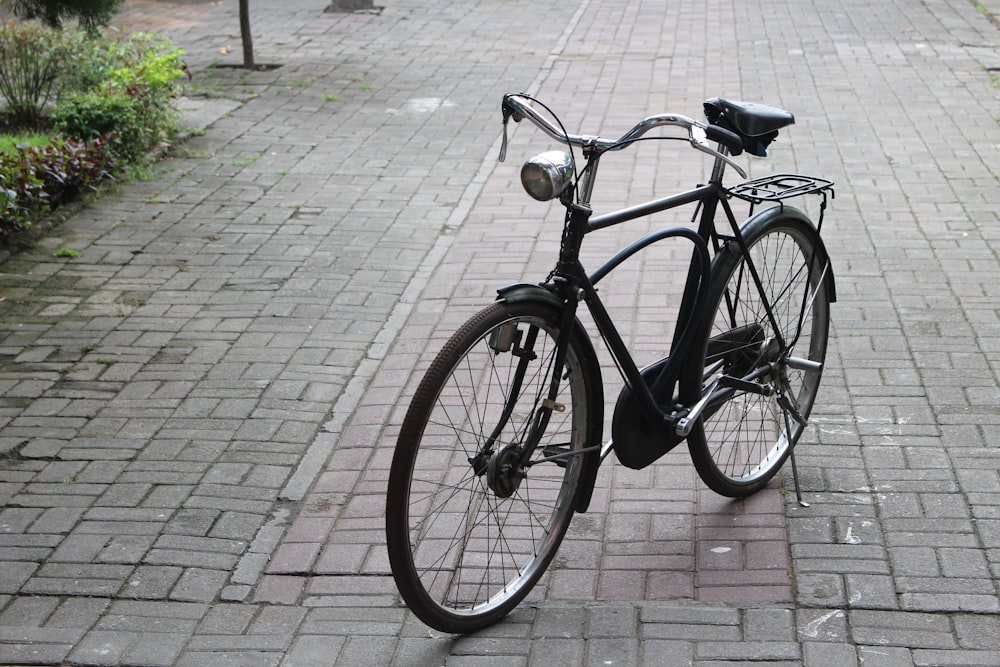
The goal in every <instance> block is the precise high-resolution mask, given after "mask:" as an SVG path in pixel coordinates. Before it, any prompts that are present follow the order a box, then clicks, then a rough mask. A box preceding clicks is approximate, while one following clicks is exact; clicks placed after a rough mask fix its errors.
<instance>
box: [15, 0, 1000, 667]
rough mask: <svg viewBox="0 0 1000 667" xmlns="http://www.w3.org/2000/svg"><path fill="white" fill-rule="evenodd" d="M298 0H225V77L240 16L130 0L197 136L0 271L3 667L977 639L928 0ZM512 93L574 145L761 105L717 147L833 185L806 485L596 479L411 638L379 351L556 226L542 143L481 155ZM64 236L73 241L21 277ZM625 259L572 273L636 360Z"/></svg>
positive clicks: (985, 629) (468, 304) (489, 148)
mask: <svg viewBox="0 0 1000 667" xmlns="http://www.w3.org/2000/svg"><path fill="white" fill-rule="evenodd" d="M255 4H256V3H255ZM325 4H326V2H325V1H319V0H315V1H312V0H296V1H295V2H283V3H272V4H266V5H264V6H261V7H257V6H254V7H252V9H253V11H254V23H255V26H256V29H257V31H258V32H259V36H258V38H257V39H256V44H257V50H258V60H259V61H261V62H281V63H283V66H282V67H281V68H279V69H276V70H271V71H268V72H259V73H253V74H246V73H243V72H239V71H237V70H225V69H217V68H210V67H209V65H211V64H212V63H217V62H235V61H236V59H238V58H239V54H238V48H235V47H237V46H238V30H237V24H236V21H235V3H233V2H224V3H197V2H196V3H184V4H183V5H180V4H172V3H169V2H155V1H154V0H138V1H135V0H134V1H132V2H130V3H129V8H128V11H127V12H126V14H125V15H124V16H123V20H124V24H125V26H126V27H127V28H129V29H135V28H145V27H154V28H158V29H164V30H166V31H167V32H168V34H170V35H172V36H173V37H174V38H175V39H176V40H177V41H178V43H179V44H181V46H183V47H184V48H185V49H186V50H187V52H188V54H189V55H188V57H189V59H190V61H191V65H192V68H193V69H194V70H195V72H196V78H195V80H194V81H193V82H192V87H191V91H190V92H191V101H190V103H189V106H190V108H191V109H192V111H197V112H198V113H199V114H200V115H199V116H197V118H200V119H201V120H200V122H201V123H206V122H210V121H211V122H212V125H211V127H210V129H209V131H208V132H207V133H206V134H205V135H204V136H195V137H192V138H191V139H189V140H188V141H186V142H185V143H184V144H183V145H182V146H180V147H178V148H177V149H175V150H174V151H173V154H172V155H171V157H169V158H168V159H167V160H165V161H164V162H162V163H161V164H160V165H159V166H158V168H157V170H156V172H157V173H156V174H154V176H153V177H152V178H151V179H150V180H148V181H144V182H141V183H135V184H130V185H127V186H124V187H122V188H120V190H119V191H118V192H117V193H115V194H114V195H113V196H109V197H106V198H104V199H102V200H101V201H100V202H97V203H95V204H92V205H90V206H87V207H84V208H82V209H81V210H80V211H79V212H78V213H77V214H76V215H75V216H74V217H73V218H71V219H70V220H69V221H67V222H66V223H65V224H63V225H62V226H61V227H59V228H58V229H57V230H56V231H55V233H54V235H53V236H51V237H49V238H46V239H44V240H43V241H41V242H40V244H39V247H38V248H36V249H34V250H29V251H27V252H25V253H23V254H21V255H19V256H18V257H15V258H13V259H9V260H7V261H6V262H5V263H4V265H3V269H2V274H0V286H2V287H0V289H2V290H3V295H4V297H5V300H4V301H3V303H2V304H0V308H3V312H2V315H3V318H4V319H3V332H2V333H3V336H2V342H0V354H2V355H3V357H2V368H0V383H2V384H0V391H2V394H3V398H2V403H0V428H2V432H0V442H2V443H3V448H4V450H5V451H7V452H9V453H8V459H7V461H6V462H5V463H3V465H2V466H0V493H2V497H3V501H4V506H3V509H2V510H0V526H2V528H0V560H2V561H3V562H2V569H0V605H3V606H2V607H0V662H2V663H19V664H59V663H61V662H68V663H71V664H141V665H155V664H177V665H195V664H198V665H202V664H239V665H246V664H262V665H277V664H288V665H295V664H330V663H331V662H333V663H337V664H345V665H347V664H358V663H362V662H363V663H365V664H388V663H396V664H414V665H424V664H427V665H430V664H445V663H447V664H449V665H465V664H492V663H493V662H498V663H501V662H502V664H505V665H507V664H541V663H545V664H550V663H552V662H555V663H557V664H583V663H586V664H617V663H624V664H688V663H698V664H724V663H734V662H744V661H761V662H768V663H771V664H812V665H827V664H831V663H834V662H836V663H843V664H848V665H849V664H861V663H864V664H887V665H896V664H900V665H910V664H935V665H937V664H996V663H997V662H998V661H1000V641H998V640H997V637H1000V627H998V625H1000V620H998V619H1000V614H998V612H1000V609H998V589H997V581H998V579H1000V576H998V575H1000V572H998V568H1000V541H998V535H1000V532H998V529H1000V516H998V513H997V501H996V497H997V495H996V493H995V491H997V490H998V487H1000V473H998V467H1000V466H998V465H997V464H998V455H997V452H998V451H1000V450H998V449H997V445H998V441H997V435H996V433H997V430H996V424H997V421H998V420H997V413H996V409H995V407H994V406H995V405H996V402H997V394H998V390H997V386H998V384H997V364H998V358H997V348H996V344H995V342H994V341H995V338H996V336H995V332H996V327H997V317H996V312H997V311H996V308H995V305H994V304H995V303H996V299H995V297H996V292H997V289H998V288H997V286H996V285H997V284H998V281H997V276H998V275H1000V271H998V263H997V255H996V252H997V247H996V246H997V242H998V237H997V235H996V233H995V231H994V225H992V224H991V223H992V222H995V221H996V219H997V209H998V206H997V203H998V198H997V191H998V190H997V187H996V186H997V182H996V180H997V173H998V170H1000V160H998V156H997V152H998V145H1000V129H998V125H997V121H996V117H997V116H998V115H1000V105H998V92H997V88H996V86H995V85H993V84H992V82H991V76H993V74H991V71H990V70H988V68H996V67H997V66H1000V54H998V51H997V35H998V33H997V29H996V27H995V26H994V25H993V24H991V23H990V22H989V21H988V20H987V18H986V17H984V16H983V15H982V14H981V13H979V12H977V11H976V8H975V7H974V6H973V5H971V4H969V3H965V2H960V1H957V0H956V1H952V2H945V1H944V0H935V1H932V2H929V3H925V4H923V5H920V6H912V4H911V3H903V2H898V1H896V2H886V3H879V4H878V5H871V4H869V3H863V2H860V1H857V0H845V1H842V2H837V3H826V4H824V5H823V6H821V7H818V6H802V5H801V4H799V3H790V2H789V3H787V4H786V3H783V2H780V1H779V2H770V3H766V12H764V13H763V14H764V15H766V16H767V20H762V19H761V18H760V17H761V15H762V10H761V8H760V7H758V5H757V3H716V2H712V3H706V4H705V5H703V6H695V5H689V4H683V5H682V4H671V5H669V6H666V7H664V6H659V5H661V4H662V3H634V2H625V1H624V0H616V1H611V2H600V3H598V2H595V1H593V0H583V1H582V2H578V3H573V4H572V5H569V6H559V7H545V8H539V7H536V6H533V5H531V4H530V3H521V2H517V1H515V2H513V3H511V2H507V3H504V4H503V5H502V6H494V3H489V2H470V3H453V4H450V5H446V6H444V7H441V6H439V5H434V6H433V8H431V6H430V5H428V4H427V3H425V2H423V1H422V0H406V1H404V0H400V1H399V2H391V3H386V7H385V9H384V10H383V11H382V12H381V14H357V15H353V14H351V15H336V14H325V13H323V12H322V9H323V7H324V6H325ZM764 4H765V3H762V6H763V5H764ZM227 46H231V47H234V48H233V49H232V51H231V53H229V54H228V55H224V54H223V53H221V52H220V49H223V50H225V48H224V47H227ZM992 71H993V72H995V71H996V70H995V69H994V70H992ZM521 88H531V89H532V90H533V91H535V92H537V93H538V94H539V95H540V96H541V97H542V98H543V99H545V100H547V101H549V102H550V103H552V105H553V106H554V108H556V109H557V110H559V111H560V112H561V115H562V117H563V119H564V121H565V122H566V123H567V125H568V126H569V127H571V128H572V127H576V128H579V129H580V130H581V131H587V132H598V131H599V132H602V133H606V134H615V133H620V131H623V130H624V129H626V128H627V127H628V126H630V125H631V124H632V123H634V122H635V121H636V120H637V119H638V118H639V117H640V116H644V115H647V114H649V113H655V112H659V111H665V110H669V111H676V112H679V113H686V114H690V115H694V114H696V113H697V111H698V109H699V108H700V102H701V100H702V99H704V98H705V97H707V96H710V95H716V94H723V95H731V96H733V97H744V98H746V99H757V100H761V101H766V102H769V103H772V104H777V105H782V106H785V107H787V108H789V109H791V110H793V111H794V112H795V113H796V115H797V117H798V119H799V124H798V125H796V126H795V127H794V128H792V129H791V130H790V131H789V132H787V133H785V134H784V135H783V137H782V139H783V140H782V141H781V142H780V143H779V144H777V145H776V146H775V150H774V151H773V152H772V158H769V159H768V160H767V161H766V162H763V161H756V162H755V164H754V165H753V167H754V170H755V172H757V173H758V174H762V173H765V172H766V171H768V170H770V169H772V168H778V169H782V170H792V169H794V170H800V171H803V172H807V173H809V172H813V173H819V174H822V175H824V176H828V177H830V178H833V179H834V180H836V181H837V183H838V198H837V199H836V201H835V202H834V205H833V207H832V216H831V222H830V226H829V227H828V229H827V234H826V236H827V243H828V245H829V247H830V249H831V253H832V255H833V256H834V258H835V262H836V269H837V277H838V288H839V292H840V302H839V303H838V304H837V307H836V309H835V311H834V337H833V339H832V341H831V342H832V345H831V352H830V359H829V363H828V371H827V374H826V378H825V381H824V389H823V392H822V394H821V402H820V405H819V406H817V414H816V415H815V420H814V421H815V424H816V428H815V430H814V432H813V434H812V436H811V440H812V442H813V443H818V444H812V445H811V446H808V447H804V448H803V449H802V450H801V453H800V471H801V473H802V475H803V482H804V485H805V488H806V493H807V495H808V497H809V500H810V502H811V503H812V507H810V508H809V509H801V508H798V507H797V506H796V505H794V504H793V503H791V502H790V501H789V499H788V498H787V497H786V496H785V495H783V493H782V492H781V491H780V489H779V488H778V486H777V485H775V486H774V487H773V488H770V489H768V490H765V491H764V492H762V493H761V494H758V495H757V496H755V497H754V498H752V499H749V500H747V501H744V502H742V503H730V502H728V501H725V500H723V499H720V498H718V497H716V496H714V495H713V494H711V493H710V492H708V491H706V490H704V488H703V487H702V486H701V485H700V482H698V481H697V479H696V476H695V475H694V473H693V471H692V470H691V467H690V465H689V464H688V463H687V461H686V454H685V453H684V452H683V450H682V449H679V450H678V451H676V452H674V453H671V454H670V455H668V456H667V457H665V459H664V460H663V461H662V462H660V463H657V464H656V465H654V466H652V467H651V468H648V469H646V470H644V471H640V472H635V471H630V470H627V469H624V468H622V467H621V466H615V465H606V466H605V467H604V469H603V470H602V473H601V476H600V478H599V482H598V484H599V488H598V491H597V494H596V495H595V500H594V503H593V505H592V510H591V512H588V514H586V515H582V516H579V517H577V519H576V520H575V521H574V524H573V526H572V527H571V533H570V535H569V537H568V538H567V541H566V542H565V543H564V546H563V548H562V549H561V552H560V554H559V561H558V563H557V566H556V567H554V568H553V569H552V572H551V573H550V574H549V575H547V576H546V578H545V579H544V580H543V582H542V584H540V586H539V588H538V590H537V591H536V593H535V594H533V597H532V599H531V600H530V602H528V603H525V604H524V605H522V607H521V608H519V609H518V610H517V611H516V612H514V613H513V614H512V615H511V616H510V617H509V618H508V619H507V620H505V621H504V622H503V623H502V624H499V625H497V626H496V627H494V628H491V629H489V630H487V631H485V632H483V633H480V634H478V635H476V636H472V637H463V638H452V637H442V636H439V635H438V634H437V633H432V632H428V631H427V629H426V628H425V627H423V626H422V625H421V624H420V623H419V622H417V621H415V620H414V619H413V618H412V617H410V616H409V614H408V613H407V612H406V611H405V609H403V608H401V607H400V606H399V605H398V602H397V600H396V596H395V589H394V586H393V584H392V581H391V578H390V577H388V576H387V572H388V570H387V565H386V561H385V556H384V551H383V548H382V546H381V545H382V537H381V525H382V520H381V517H382V512H383V506H382V493H383V489H384V480H385V477H386V471H387V468H388V461H389V457H390V456H391V446H392V438H393V435H394V428H396V427H397V426H398V423H399V421H400V419H401V411H402V410H403V409H405V398H404V397H405V395H406V393H407V392H408V391H410V390H412V387H413V385H414V383H415V382H416V379H417V374H416V373H415V369H419V368H420V367H421V366H422V365H424V364H426V363H427V362H428V359H429V357H430V356H431V355H433V353H434V352H435V351H436V347H435V346H436V344H437V343H438V342H439V341H440V340H441V338H442V337H443V336H446V335H447V334H448V333H449V332H450V330H451V329H453V328H454V326H455V325H456V324H457V323H458V322H460V321H461V320H462V319H464V318H465V317H466V316H468V315H469V314H471V313H472V312H473V311H474V310H475V309H477V308H478V307H479V306H480V305H482V304H483V302H484V300H486V299H489V298H490V295H491V294H492V291H493V289H495V287H497V286H498V285H502V284H504V283H506V282H510V281H514V280H520V279H523V278H527V279H536V277H540V276H541V275H544V272H545V271H546V270H547V269H548V263H549V262H550V261H551V257H552V253H553V250H554V249H555V247H556V245H555V244H556V243H557V229H558V224H557V221H556V222H549V223H543V219H544V218H545V207H544V206H542V205H540V204H537V203H534V202H532V201H531V200H530V199H528V198H527V197H526V196H525V195H524V194H523V193H522V192H521V191H520V188H519V187H517V186H516V184H515V181H516V171H517V168H518V166H519V160H520V159H521V158H522V157H524V156H526V155H530V154H532V153H534V152H537V151H538V150H541V149H542V148H543V147H544V146H543V145H542V144H543V143H544V142H543V141H542V139H541V137H540V135H538V134H537V133H533V132H531V131H530V130H529V129H527V128H522V129H519V130H518V131H517V132H516V133H515V134H514V136H513V145H512V152H511V156H510V158H509V162H507V163H506V164H504V165H499V166H498V165H496V164H495V163H494V156H495V154H496V149H497V147H498V144H497V138H498V134H499V119H498V115H499V114H498V112H497V104H498V101H499V96H500V94H501V93H502V92H504V91H506V90H512V89H521ZM192 118H195V116H192ZM663 164H669V165H671V166H676V167H678V168H677V169H673V170H664V169H662V165H663ZM702 168H703V163H702V162H701V161H699V160H697V159H695V160H691V156H686V155H683V154H678V152H677V151H676V148H675V147H674V146H672V145H667V146H659V145H657V146H652V147H643V148H642V150H636V151H630V152H627V153H623V154H620V156H616V157H615V160H614V161H613V162H611V161H608V162H606V163H605V166H604V167H603V169H602V181H601V186H599V190H598V192H597V193H596V196H595V204H596V205H597V206H598V207H605V208H609V207H612V206H617V205H620V204H624V203H635V202H638V201H642V200H643V199H644V198H648V197H649V196H651V194H652V192H653V191H654V190H653V189H654V187H655V191H656V192H657V193H659V192H663V191H669V190H670V189H676V188H680V187H685V186H687V185H689V184H691V183H692V182H693V181H694V180H696V179H697V178H698V175H699V174H700V173H701V170H702ZM664 172H670V173H664ZM548 220H550V221H551V220H552V216H551V215H550V216H549V217H548ZM654 222H655V223H659V224H662V223H663V222H665V220H656V221H654ZM627 227H628V229H627V230H618V231H612V232H610V233H608V234H607V235H603V234H602V235H600V236H601V238H600V239H595V243H594V245H593V246H589V251H591V252H593V254H594V256H595V257H599V256H602V255H603V254H604V253H606V251H607V250H608V249H609V248H612V247H615V246H616V244H620V243H621V242H623V241H624V240H627V239H630V238H634V237H636V236H638V235H639V234H640V233H641V231H642V229H641V224H640V225H639V226H635V225H628V226H627ZM63 245H65V246H69V247H73V248H74V249H76V250H78V251H79V252H80V253H81V257H80V258H79V259H74V260H65V259H56V258H53V257H52V256H51V252H52V251H53V250H54V249H55V248H57V247H59V246H63ZM648 254H649V256H648V257H643V262H642V263H641V264H640V265H637V266H634V267H633V266H626V267H623V270H624V271H625V275H624V278H623V280H622V281H621V283H620V284H617V285H612V284H609V285H607V286H606V287H605V289H606V290H607V293H608V294H609V295H610V297H611V300H613V301H614V303H615V304H616V311H615V313H616V315H619V314H620V316H621V319H622V321H623V322H624V323H625V328H626V332H627V334H628V335H629V337H630V340H631V341H632V344H633V346H634V347H635V348H636V349H638V350H642V351H644V352H645V351H649V352H648V353H649V354H652V353H653V352H652V351H654V350H656V345H657V343H658V341H659V340H661V339H662V337H663V336H664V335H665V332H666V330H667V329H668V327H669V324H668V318H669V312H667V311H666V310H664V309H663V307H662V301H661V300H660V298H659V295H660V293H661V291H662V289H663V285H662V281H663V278H662V276H664V275H667V276H670V275H672V273H671V271H672V269H673V267H674V266H675V259H676V258H674V257H673V256H672V255H671V254H670V253H664V254H662V255H658V254H655V253H648ZM653 271H655V272H656V278H653V277H652V272H653ZM636 284H638V285H642V286H643V287H644V289H643V290H639V291H638V293H637V290H635V289H634V285H636ZM654 290H655V291H654ZM610 377H611V376H610V374H609V379H610ZM608 395H609V396H613V395H614V390H613V388H612V387H609V388H608ZM373 445H374V446H373ZM609 463H610V462H609Z"/></svg>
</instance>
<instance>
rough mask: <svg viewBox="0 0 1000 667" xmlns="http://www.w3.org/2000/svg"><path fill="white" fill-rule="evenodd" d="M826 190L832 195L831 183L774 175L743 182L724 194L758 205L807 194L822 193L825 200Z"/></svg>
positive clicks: (804, 177)
mask: <svg viewBox="0 0 1000 667" xmlns="http://www.w3.org/2000/svg"><path fill="white" fill-rule="evenodd" d="M826 190H830V192H831V194H832V193H833V181H828V180H826V179H825V178H817V177H815V176H802V175H799V174H774V175H772V176H766V177H764V178H757V179H754V180H752V181H744V182H743V183H740V184H739V185H736V186H734V187H732V188H729V189H727V190H726V192H727V193H729V194H730V195H731V196H733V197H738V198H740V199H743V200H746V201H748V202H750V203H752V204H760V203H762V202H767V201H780V200H782V199H789V198H791V197H800V196H802V195H808V194H820V193H824V198H825V191H826Z"/></svg>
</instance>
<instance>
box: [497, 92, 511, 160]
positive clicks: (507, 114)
mask: <svg viewBox="0 0 1000 667" xmlns="http://www.w3.org/2000/svg"><path fill="white" fill-rule="evenodd" d="M510 117H511V112H510V111H508V110H507V106H506V105H504V108H503V139H502V140H501V141H500V156H499V158H497V159H498V161H499V162H503V161H504V160H505V159H506V158H507V121H509V120H510Z"/></svg>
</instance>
